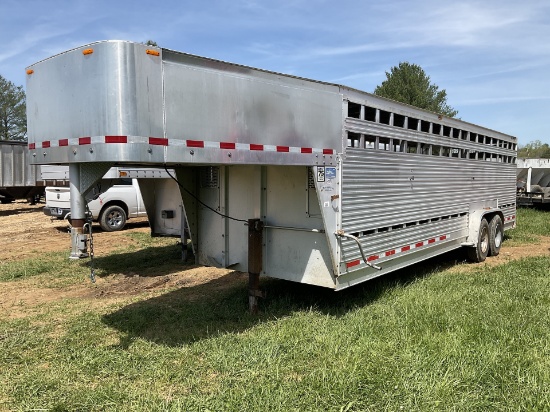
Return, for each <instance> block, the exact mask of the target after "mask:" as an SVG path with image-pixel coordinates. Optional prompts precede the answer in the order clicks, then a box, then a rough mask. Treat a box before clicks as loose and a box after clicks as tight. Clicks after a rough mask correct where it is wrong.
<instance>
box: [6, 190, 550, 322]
mask: <svg viewBox="0 0 550 412" xmlns="http://www.w3.org/2000/svg"><path fill="white" fill-rule="evenodd" d="M43 206H44V205H43V204H37V205H29V204H27V203H25V202H23V201H17V202H14V203H11V204H6V205H0V239H1V240H2V248H1V249H0V263H4V264H9V263H10V262H12V261H16V260H21V259H26V258H30V257H33V256H37V255H39V254H42V253H45V252H58V251H66V252H67V256H68V254H69V252H70V235H69V232H68V224H67V222H64V221H59V220H51V219H50V218H49V217H48V216H46V215H44V213H43V211H42V208H43ZM132 232H137V233H146V234H148V233H149V225H148V222H147V219H145V218H139V219H131V220H129V221H128V226H127V228H126V229H125V230H123V231H121V232H111V233H106V232H102V231H101V229H100V228H99V225H97V224H94V245H95V249H96V250H98V251H101V254H107V253H108V252H110V251H112V250H114V249H118V248H120V247H123V246H125V245H130V244H132V243H136V241H135V240H133V239H132V238H131V237H130V236H128V233H132ZM540 255H550V236H546V237H541V241H540V244H538V245H536V246H533V245H525V246H507V245H506V243H504V245H503V247H502V249H501V252H500V255H499V256H496V257H492V258H489V259H487V260H486V261H485V262H483V263H479V264H465V265H456V266H454V270H456V271H459V272H466V271H471V270H473V269H475V268H476V267H479V266H480V265H490V266H495V265H498V264H501V263H506V262H508V261H510V260H514V259H519V258H523V257H528V256H540ZM246 277H247V275H246V274H243V273H239V272H234V271H231V270H228V269H217V268H212V267H203V266H182V268H181V270H177V271H175V272H173V273H170V274H167V275H160V276H140V274H139V273H126V274H124V275H122V274H114V275H108V276H105V277H101V278H98V279H97V282H96V283H95V284H92V283H90V282H82V284H80V285H77V286H71V287H67V288H63V289H55V290H53V289H46V288H39V287H35V286H29V285H27V284H25V285H23V284H22V283H21V282H3V283H0V316H6V317H10V318H15V317H21V316H27V315H28V314H29V309H32V308H33V307H36V306H38V305H41V304H43V303H49V302H54V301H59V300H63V299H67V298H83V299H86V300H87V304H89V305H90V306H92V307H101V306H105V305H108V304H111V303H113V302H116V301H120V300H124V299H128V297H131V296H135V295H140V294H151V295H153V294H159V293H162V292H163V291H164V290H169V289H174V288H191V287H195V286H199V285H204V284H207V283H209V287H211V290H212V291H215V290H216V289H220V288H232V287H234V286H235V285H236V284H241V285H242V284H245V282H246ZM222 278H223V279H222ZM189 296H190V298H192V295H189ZM31 312H32V311H31Z"/></svg>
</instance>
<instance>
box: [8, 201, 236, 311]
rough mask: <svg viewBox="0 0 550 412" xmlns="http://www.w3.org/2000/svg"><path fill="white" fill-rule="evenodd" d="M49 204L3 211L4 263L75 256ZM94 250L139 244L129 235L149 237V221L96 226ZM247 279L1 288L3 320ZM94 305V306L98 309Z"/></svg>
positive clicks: (130, 276) (208, 273)
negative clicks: (76, 302)
mask: <svg viewBox="0 0 550 412" xmlns="http://www.w3.org/2000/svg"><path fill="white" fill-rule="evenodd" d="M43 207H44V204H37V205H29V204H28V203H26V202H24V201H16V202H14V203H10V204H2V205H0V239H2V248H1V249H0V263H4V264H9V263H10V262H13V261H17V260H22V259H27V258H31V257H36V256H37V255H40V254H43V253H47V252H63V251H66V252H67V256H68V255H69V253H70V249H71V247H70V234H69V225H68V223H67V222H66V221H62V220H57V219H54V220H52V219H51V218H50V217H49V216H46V215H45V214H44V213H43V210H42V209H43ZM93 230H94V248H95V250H96V255H97V252H98V251H99V253H100V254H101V255H107V254H108V253H109V252H111V251H112V250H114V249H120V248H123V247H125V246H128V245H131V244H136V245H137V242H136V241H135V240H133V239H132V238H131V237H130V236H128V234H129V233H145V234H149V233H150V229H149V223H148V221H147V219H146V218H135V219H130V220H128V223H127V226H126V228H125V229H124V230H122V231H120V232H103V231H102V230H101V228H100V227H99V225H98V224H97V223H94V225H93ZM245 276H246V275H244V274H241V273H239V272H234V271H231V270H228V269H217V268H212V267H203V266H182V269H181V270H178V271H177V272H175V273H170V274H169V275H163V276H140V274H138V273H126V274H124V275H122V274H115V275H109V276H105V277H97V280H96V283H94V284H92V283H90V282H82V284H80V285H77V286H71V287H67V288H63V289H49V288H38V287H35V286H29V285H28V284H25V285H22V283H21V282H2V283H0V285H1V287H0V316H6V317H10V318H18V317H22V316H27V315H28V314H29V308H32V307H35V306H38V305H42V304H44V303H50V302H54V301H59V300H63V299H70V298H84V299H89V300H90V301H91V302H90V304H92V305H93V306H94V307H97V306H102V305H107V304H110V303H113V302H115V301H118V300H122V299H127V298H128V297H131V296H134V295H139V294H143V293H150V294H155V293H159V292H161V291H163V290H168V289H172V288H176V287H193V286H197V285H200V284H205V283H208V282H212V281H215V280H217V279H220V278H222V277H225V279H224V284H226V286H227V287H233V286H234V285H235V284H236V283H240V282H244V281H245ZM92 302H93V303H92Z"/></svg>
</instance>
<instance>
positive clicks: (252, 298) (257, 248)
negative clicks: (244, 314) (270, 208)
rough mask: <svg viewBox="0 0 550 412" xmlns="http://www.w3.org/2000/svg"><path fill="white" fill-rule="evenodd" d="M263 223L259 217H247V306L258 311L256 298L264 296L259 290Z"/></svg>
mask: <svg viewBox="0 0 550 412" xmlns="http://www.w3.org/2000/svg"><path fill="white" fill-rule="evenodd" d="M263 230H264V224H263V222H262V221H261V220H260V219H248V308H249V310H250V313H257V312H258V299H259V298H262V297H264V295H263V293H262V291H261V290H260V272H261V271H262V260H263V254H262V247H263Z"/></svg>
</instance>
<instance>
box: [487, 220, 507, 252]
mask: <svg viewBox="0 0 550 412" xmlns="http://www.w3.org/2000/svg"><path fill="white" fill-rule="evenodd" d="M503 239H504V224H503V223H502V218H501V217H500V215H494V216H493V218H492V219H491V223H489V256H497V255H498V254H499V252H500V247H501V246H502V240H503Z"/></svg>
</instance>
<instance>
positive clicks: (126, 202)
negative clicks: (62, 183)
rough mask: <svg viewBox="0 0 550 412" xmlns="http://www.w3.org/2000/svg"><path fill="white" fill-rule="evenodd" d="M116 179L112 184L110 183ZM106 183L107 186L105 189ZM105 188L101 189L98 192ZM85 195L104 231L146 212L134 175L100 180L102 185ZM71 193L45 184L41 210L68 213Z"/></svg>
mask: <svg viewBox="0 0 550 412" xmlns="http://www.w3.org/2000/svg"><path fill="white" fill-rule="evenodd" d="M113 182H115V183H114V184H112V183H113ZM105 187H108V189H107V190H105ZM102 190H105V191H103V192H100V191H102ZM88 196H91V197H92V199H91V200H90V199H87V200H88V208H89V209H90V212H91V214H92V218H93V220H94V221H97V222H99V225H100V226H101V228H102V229H103V230H105V231H106V232H114V231H116V230H121V229H122V228H123V227H124V226H125V225H126V221H127V220H128V219H129V218H132V217H140V216H147V212H146V210H145V206H144V204H143V199H142V197H141V192H140V190H139V185H138V182H137V179H116V180H103V181H102V183H101V189H99V188H97V189H94V190H93V191H92V192H91V193H90V194H89V195H88ZM70 212H71V197H70V190H69V188H68V187H53V186H48V187H46V206H45V207H44V214H46V215H47V216H52V217H55V218H57V219H66V218H69V217H70Z"/></svg>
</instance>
